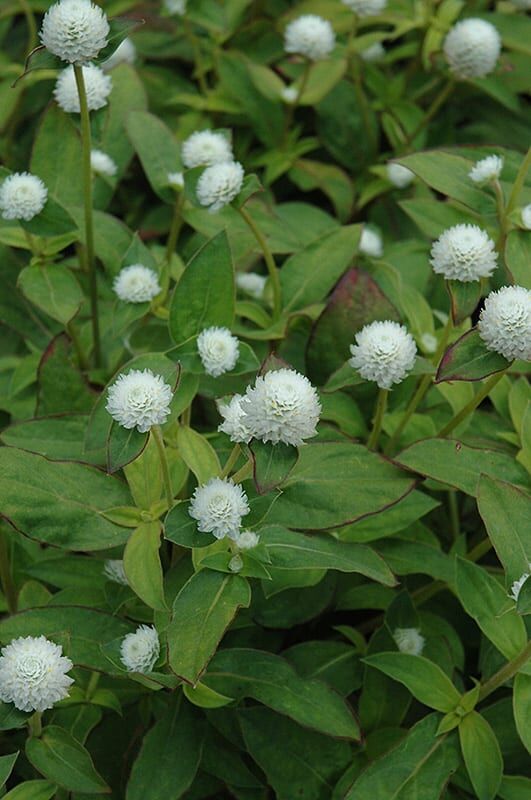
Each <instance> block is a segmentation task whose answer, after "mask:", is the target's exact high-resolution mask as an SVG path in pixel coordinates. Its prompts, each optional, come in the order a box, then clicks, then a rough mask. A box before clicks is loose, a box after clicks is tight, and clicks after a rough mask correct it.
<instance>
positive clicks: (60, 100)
mask: <svg viewBox="0 0 531 800" xmlns="http://www.w3.org/2000/svg"><path fill="white" fill-rule="evenodd" d="M83 78H84V80H85V91H86V93H87V105H88V108H89V111H97V110H98V109H99V108H103V107H104V106H106V105H107V99H108V97H109V95H110V93H111V90H112V78H111V76H110V75H106V74H105V73H104V71H103V70H102V69H100V68H99V67H96V66H95V65H94V64H87V65H86V66H84V67H83ZM53 96H54V97H55V99H56V101H57V104H58V105H59V106H60V107H61V108H62V109H63V111H66V112H67V113H68V114H79V95H78V93H77V85H76V78H75V75H74V68H73V67H67V68H66V69H64V70H63V71H62V72H60V73H59V77H58V78H57V81H56V83H55V88H54V90H53Z"/></svg>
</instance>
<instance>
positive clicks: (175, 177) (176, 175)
mask: <svg viewBox="0 0 531 800" xmlns="http://www.w3.org/2000/svg"><path fill="white" fill-rule="evenodd" d="M168 183H169V184H170V186H171V187H172V189H177V191H180V190H181V189H184V175H183V174H182V172H168Z"/></svg>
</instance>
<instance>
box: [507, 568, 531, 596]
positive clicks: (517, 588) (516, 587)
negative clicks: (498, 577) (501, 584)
mask: <svg viewBox="0 0 531 800" xmlns="http://www.w3.org/2000/svg"><path fill="white" fill-rule="evenodd" d="M528 567H529V570H531V564H529V565H528ZM528 578H531V571H530V572H524V574H523V575H520V577H519V578H518V580H517V581H514V583H513V585H512V586H511V591H510V592H509V597H510V598H511V599H512V600H514V602H515V603H517V602H518V598H519V596H520V592H521V590H522V586H523V585H524V583H525V582H526V580H527V579H528Z"/></svg>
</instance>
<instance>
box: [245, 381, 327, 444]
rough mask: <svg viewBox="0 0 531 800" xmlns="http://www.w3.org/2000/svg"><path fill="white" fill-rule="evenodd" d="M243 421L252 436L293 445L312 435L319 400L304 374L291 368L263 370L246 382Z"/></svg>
mask: <svg viewBox="0 0 531 800" xmlns="http://www.w3.org/2000/svg"><path fill="white" fill-rule="evenodd" d="M241 406H242V409H243V410H244V413H245V417H244V424H245V425H247V427H248V428H249V430H250V431H251V432H252V435H253V438H254V439H261V440H262V441H263V442H273V443H274V444H276V443H277V442H284V443H285V444H291V445H294V446H295V447H298V446H299V445H301V444H302V443H303V442H304V440H305V439H309V438H310V437H312V436H315V435H316V433H317V431H316V426H317V423H318V422H319V415H320V413H321V404H320V402H319V397H318V395H317V392H316V390H315V389H314V387H313V386H312V384H311V383H310V381H309V380H308V378H306V377H305V376H304V375H301V374H300V373H299V372H296V371H295V370H293V369H278V370H273V371H271V372H266V374H265V375H262V376H260V377H258V378H257V379H256V383H255V385H254V386H249V387H248V388H247V391H246V393H245V396H244V398H243V399H242V401H241Z"/></svg>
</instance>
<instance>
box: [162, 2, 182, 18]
mask: <svg viewBox="0 0 531 800" xmlns="http://www.w3.org/2000/svg"><path fill="white" fill-rule="evenodd" d="M164 8H165V9H166V11H167V12H168V14H177V15H178V16H179V17H182V16H183V15H184V14H185V13H186V0H164Z"/></svg>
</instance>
